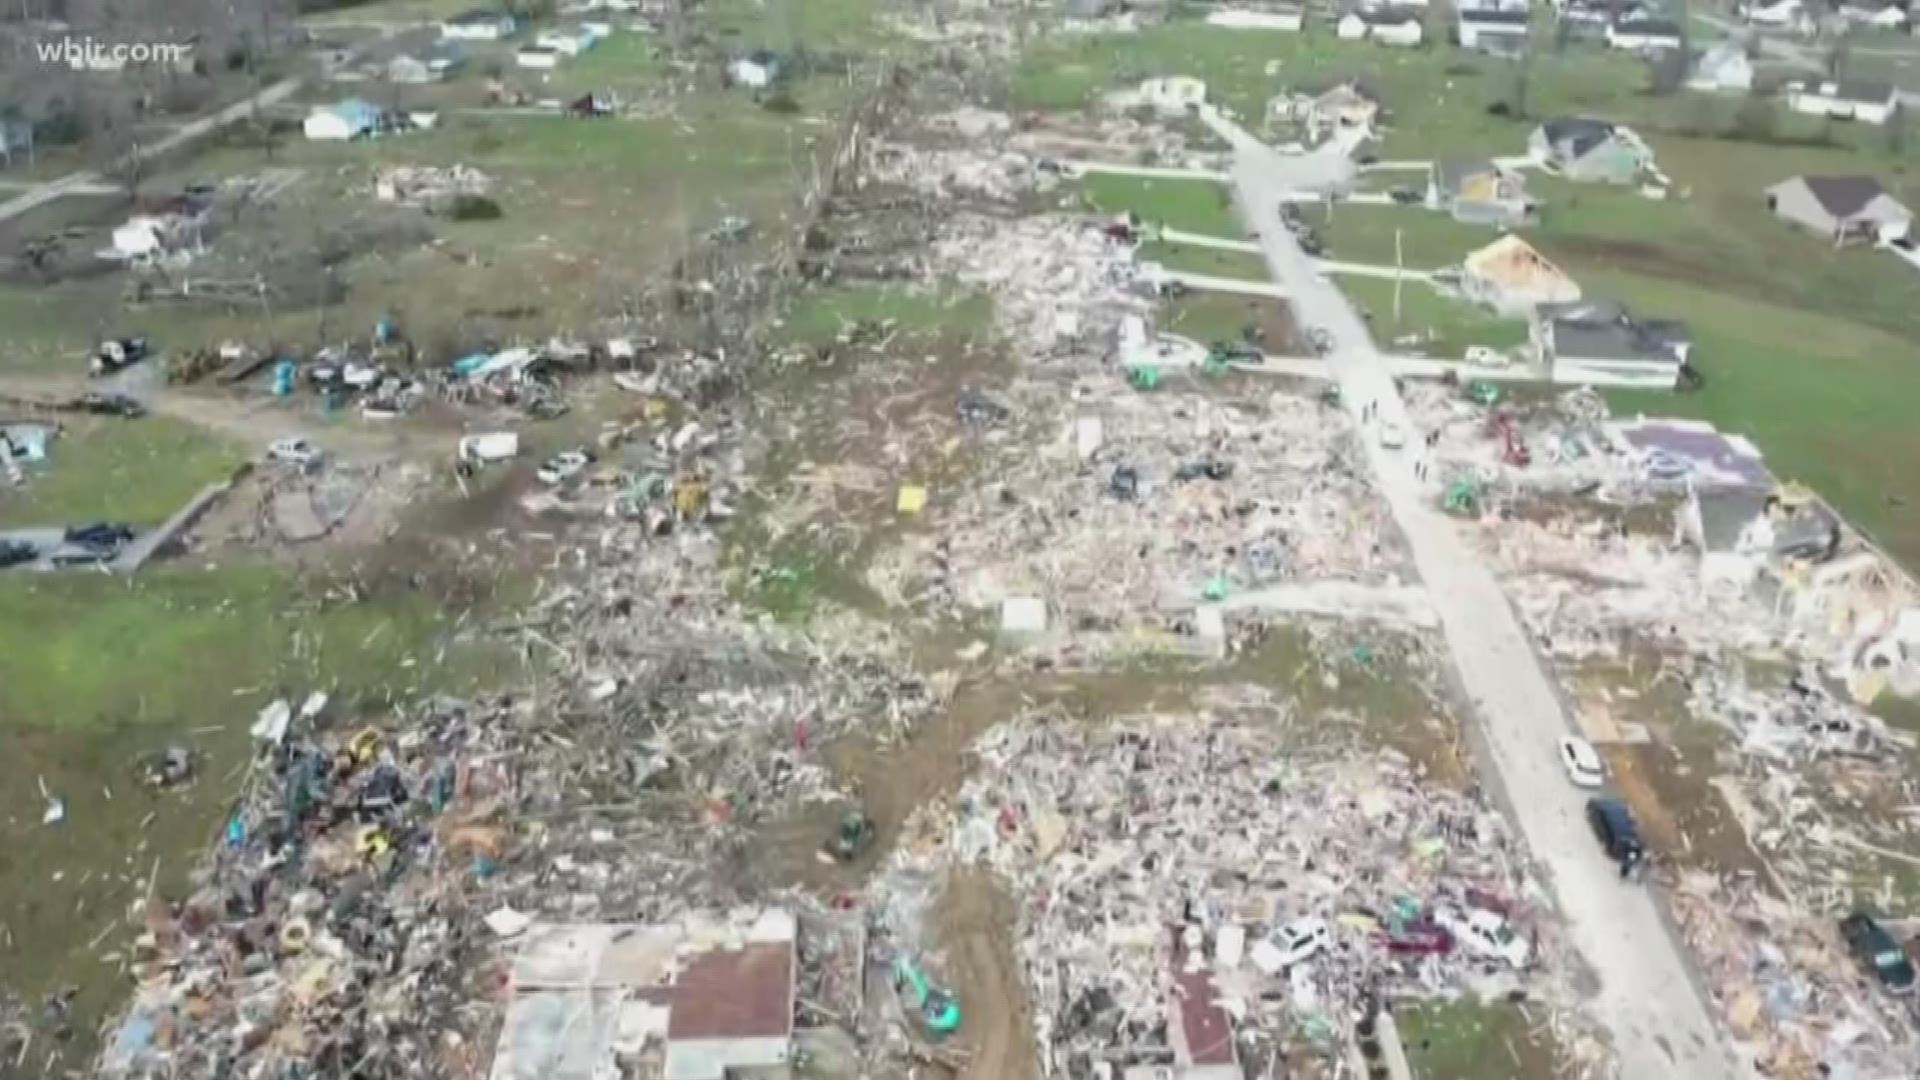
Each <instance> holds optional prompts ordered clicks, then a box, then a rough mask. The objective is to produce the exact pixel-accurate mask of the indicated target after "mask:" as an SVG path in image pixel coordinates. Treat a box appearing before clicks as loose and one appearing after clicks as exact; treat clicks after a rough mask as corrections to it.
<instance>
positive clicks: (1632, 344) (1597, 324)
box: [1533, 300, 1693, 389]
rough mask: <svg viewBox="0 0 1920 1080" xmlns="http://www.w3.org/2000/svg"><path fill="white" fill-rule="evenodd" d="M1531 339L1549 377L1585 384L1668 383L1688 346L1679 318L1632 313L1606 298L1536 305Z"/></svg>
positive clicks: (1674, 381) (1662, 386) (1672, 382)
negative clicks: (1649, 317)
mask: <svg viewBox="0 0 1920 1080" xmlns="http://www.w3.org/2000/svg"><path fill="white" fill-rule="evenodd" d="M1533 340H1534V345H1535V346H1536V347H1537V348H1538V349H1539V352H1540V355H1541V356H1542V357H1543V358H1545V359H1546V360H1547V362H1548V363H1549V364H1550V365H1551V370H1552V372H1553V380H1554V381H1555V382H1560V383H1576V384H1582V385H1591V386H1638V387H1647V388H1657V389H1672V388H1673V387H1674V386H1675V385H1677V384H1678V383H1679V381H1680V368H1681V365H1683V364H1685V363H1686V362H1687V360H1688V359H1689V357H1690V356H1691V355H1692V352H1693V339H1692V336H1691V335H1690V334H1689V333H1688V332H1687V327H1686V324H1685V323H1682V322H1679V321H1677V320H1672V319H1642V318H1638V317H1636V316H1635V315H1634V314H1633V313H1632V312H1630V311H1628V310H1627V309H1626V308H1625V307H1624V306H1622V305H1620V304H1617V303H1613V302H1611V301H1606V300H1580V301H1575V302H1573V303H1566V304H1542V305H1540V306H1539V308H1537V309H1536V310H1535V316H1534V323H1533Z"/></svg>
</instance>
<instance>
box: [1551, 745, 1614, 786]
mask: <svg viewBox="0 0 1920 1080" xmlns="http://www.w3.org/2000/svg"><path fill="white" fill-rule="evenodd" d="M1560 764H1562V765H1564V766H1566V769H1567V779H1569V780H1571V781H1573V786H1574V787H1582V788H1597V787H1599V786H1600V785H1601V784H1602V783H1604V782H1605V781H1606V779H1607V771H1606V767H1605V766H1603V765H1601V764H1600V754H1599V753H1598V752H1597V751H1595V750H1594V748H1593V744H1592V743H1590V742H1588V741H1587V740H1585V739H1576V738H1573V737H1571V736H1569V737H1567V738H1564V739H1561V740H1560Z"/></svg>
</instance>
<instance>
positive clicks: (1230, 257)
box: [1138, 241, 1269, 281]
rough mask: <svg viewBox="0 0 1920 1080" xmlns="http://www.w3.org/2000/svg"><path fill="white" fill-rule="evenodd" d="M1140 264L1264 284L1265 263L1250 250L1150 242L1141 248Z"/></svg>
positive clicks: (1265, 261)
mask: <svg viewBox="0 0 1920 1080" xmlns="http://www.w3.org/2000/svg"><path fill="white" fill-rule="evenodd" d="M1138 257H1139V258H1140V259H1141V260H1142V261H1146V262H1156V263H1159V264H1160V265H1161V266H1164V267H1166V268H1167V269H1168V270H1175V271H1179V272H1180V273H1186V274H1211V275H1213V276H1215V277H1227V278H1239V279H1241V280H1243V281H1265V280H1267V278H1268V276H1269V275H1268V274H1267V260H1265V259H1264V258H1261V257H1260V256H1259V255H1258V254H1256V253H1254V252H1251V251H1223V250H1221V249H1219V248H1209V247H1199V246H1197V245H1193V244H1168V243H1161V242H1158V241H1156V242H1153V243H1149V244H1144V245H1142V246H1141V248H1140V252H1139V256H1138Z"/></svg>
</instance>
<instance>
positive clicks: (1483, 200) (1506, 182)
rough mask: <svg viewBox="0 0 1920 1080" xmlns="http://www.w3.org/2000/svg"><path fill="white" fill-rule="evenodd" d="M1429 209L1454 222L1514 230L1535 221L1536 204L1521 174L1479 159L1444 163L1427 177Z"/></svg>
mask: <svg viewBox="0 0 1920 1080" xmlns="http://www.w3.org/2000/svg"><path fill="white" fill-rule="evenodd" d="M1427 205H1428V206H1430V207H1432V208H1433V209H1435V210H1444V211H1446V212H1447V214H1449V215H1450V216H1452V218H1453V219H1454V220H1455V221H1461V222H1466V223H1467V224H1470V225H1492V226H1495V227H1497V228H1502V229H1511V228H1514V227H1516V226H1519V225H1523V224H1526V223H1527V222H1529V221H1531V220H1533V217H1534V212H1535V204H1534V201H1533V199H1532V198H1531V197H1530V196H1529V195H1528V194H1527V185H1526V181H1525V180H1524V179H1522V178H1521V176H1520V174H1519V173H1518V172H1515V171H1514V170H1512V169H1508V168H1506V167H1504V166H1502V165H1500V164H1498V163H1496V162H1493V161H1490V160H1487V159H1485V158H1480V159H1458V158H1456V159H1452V160H1447V159H1442V160H1440V161H1436V162H1434V164H1433V167H1432V169H1431V170H1430V171H1429V173H1428V176H1427Z"/></svg>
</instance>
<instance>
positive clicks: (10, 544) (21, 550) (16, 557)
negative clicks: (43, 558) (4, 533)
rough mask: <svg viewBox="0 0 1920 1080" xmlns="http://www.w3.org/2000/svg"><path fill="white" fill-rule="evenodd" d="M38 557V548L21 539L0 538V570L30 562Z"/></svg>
mask: <svg viewBox="0 0 1920 1080" xmlns="http://www.w3.org/2000/svg"><path fill="white" fill-rule="evenodd" d="M39 557H40V551H39V549H38V548H36V547H34V546H33V545H32V544H29V543H27V542H25V541H23V540H0V570H4V569H6V568H7V567H9V566H20V565H21V564H23V563H30V562H33V561H34V560H35V559H38V558H39Z"/></svg>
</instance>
